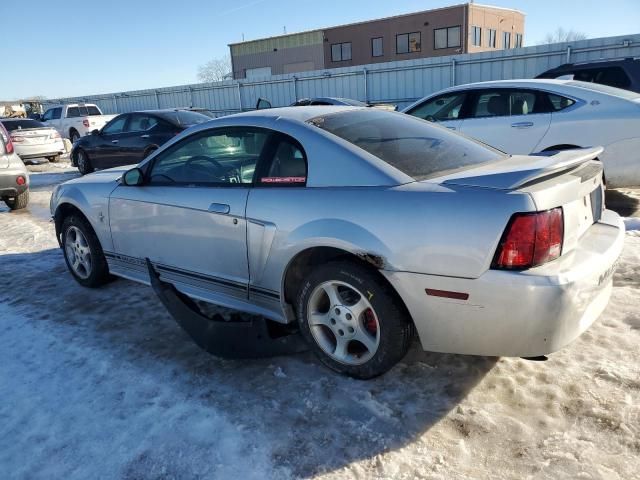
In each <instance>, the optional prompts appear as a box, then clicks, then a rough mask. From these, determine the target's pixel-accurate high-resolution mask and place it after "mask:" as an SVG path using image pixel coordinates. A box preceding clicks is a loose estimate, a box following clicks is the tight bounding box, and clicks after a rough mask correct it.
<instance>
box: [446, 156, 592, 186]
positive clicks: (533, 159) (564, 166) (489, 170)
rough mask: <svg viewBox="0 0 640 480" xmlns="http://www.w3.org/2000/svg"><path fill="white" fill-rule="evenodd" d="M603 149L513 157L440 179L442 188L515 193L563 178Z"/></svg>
mask: <svg viewBox="0 0 640 480" xmlns="http://www.w3.org/2000/svg"><path fill="white" fill-rule="evenodd" d="M603 151H604V148H602V147H592V148H582V149H575V150H562V151H558V152H545V153H542V154H535V155H528V156H524V155H514V156H512V157H509V158H506V159H504V160H500V161H497V162H491V163H488V164H486V165H480V166H478V167H476V168H470V169H468V170H465V171H464V172H461V173H457V174H455V173H454V174H450V175H447V176H446V177H444V178H440V179H439V180H440V183H442V184H443V185H460V186H472V187H482V188H495V189H499V190H515V189H517V188H521V187H523V186H526V185H527V184H529V183H531V182H533V181H539V180H542V179H544V178H545V177H551V176H555V175H559V174H562V173H563V172H566V171H568V170H571V169H574V168H576V167H577V166H579V165H580V164H582V163H586V162H589V161H591V160H595V159H597V158H598V155H600V154H601V153H602V152H603Z"/></svg>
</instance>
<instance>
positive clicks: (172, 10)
mask: <svg viewBox="0 0 640 480" xmlns="http://www.w3.org/2000/svg"><path fill="white" fill-rule="evenodd" d="M457 3H462V2H461V1H456V0H423V1H419V0H405V1H389V0H366V1H360V0H358V1H354V0H351V1H347V0H233V1H228V0H209V1H206V0H200V1H196V0H182V1H179V0H126V1H125V0H82V1H78V0H64V1H51V0H18V1H15V0H14V1H10V0H0V32H1V33H0V35H1V38H2V42H1V44H2V50H1V52H2V61H1V62H0V99H2V100H4V99H7V100H8V99H13V98H20V97H27V96H31V95H45V96H47V97H49V98H53V97H60V96H71V95H88V94H92V93H108V92H117V91H122V90H136V89H144V88H155V87H164V86H171V85H180V84H186V83H196V81H197V79H196V74H197V69H198V65H201V64H203V63H205V62H206V61H207V60H209V59H211V58H215V57H220V56H222V55H224V54H225V53H227V52H228V47H227V44H228V43H232V42H237V41H240V40H241V39H242V34H244V36H245V39H246V40H250V39H254V38H260V37H265V36H272V35H278V34H281V33H282V32H283V28H284V27H285V26H286V28H287V32H296V31H301V30H308V29H313V28H319V27H326V26H332V25H339V24H342V23H349V22H354V21H360V20H367V19H373V18H378V17H385V16H389V15H397V14H401V13H408V12H412V11H418V10H426V9H429V8H434V7H442V6H447V5H452V4H457ZM478 3H485V4H491V5H497V6H503V7H511V8H517V9H519V10H521V11H523V12H524V13H525V14H526V27H525V28H526V30H525V45H533V44H535V43H538V42H539V41H541V40H542V39H543V38H544V36H545V34H546V33H548V32H550V31H553V30H555V29H556V28H558V27H560V26H561V27H563V28H565V29H573V30H578V31H581V32H584V33H586V34H587V35H588V36H589V37H590V38H595V37H604V36H611V35H624V34H630V33H640V0H607V1H601V0H600V1H591V0H535V1H531V0H529V1H524V0H486V1H482V2H478ZM9 65H11V67H15V69H13V68H10V67H9Z"/></svg>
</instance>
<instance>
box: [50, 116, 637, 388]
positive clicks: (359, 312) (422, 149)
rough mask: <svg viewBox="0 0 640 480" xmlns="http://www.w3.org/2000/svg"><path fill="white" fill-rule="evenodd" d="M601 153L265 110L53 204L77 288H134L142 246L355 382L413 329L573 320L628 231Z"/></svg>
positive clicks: (603, 299)
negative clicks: (530, 147)
mask: <svg viewBox="0 0 640 480" xmlns="http://www.w3.org/2000/svg"><path fill="white" fill-rule="evenodd" d="M601 151H602V149H601V148H594V149H589V150H583V151H565V152H560V153H558V154H556V155H553V156H548V157H540V156H538V157H527V156H507V155H505V154H503V153H501V152H499V151H497V150H494V149H492V148H490V147H487V146H485V145H483V144H481V143H478V142H476V141H473V140H471V139H468V138H465V137H464V136H461V135H457V134H455V133H453V132H450V131H448V130H447V129H446V128H442V127H440V126H438V125H434V124H431V123H429V122H425V121H423V120H420V119H417V118H414V117H411V116H409V115H403V114H400V113H396V112H386V111H382V110H375V109H369V108H352V107H333V106H332V107H295V108H280V109H269V110H264V111H257V112H256V111H253V112H246V113H242V114H237V115H231V116H227V117H222V118H219V119H216V120H212V121H210V122H208V123H204V124H201V125H198V126H196V127H194V128H192V129H190V130H188V131H186V132H183V133H182V134H181V135H179V136H177V137H176V138H174V139H173V140H171V141H170V142H168V143H167V144H165V145H164V146H163V147H161V148H159V149H158V150H157V151H155V152H154V153H153V154H151V155H150V156H149V157H148V158H147V159H146V160H145V161H143V162H142V163H141V164H140V165H138V166H137V167H135V168H131V169H129V170H127V169H112V170H107V171H103V172H100V173H97V174H93V175H87V176H85V177H81V178H78V179H74V180H71V181H69V182H66V183H64V184H62V185H60V186H58V187H56V189H55V190H54V192H53V194H52V200H51V213H52V215H53V217H54V219H55V228H56V234H57V235H58V238H59V240H60V244H61V245H62V248H63V251H64V256H65V260H66V263H67V266H68V267H69V270H70V272H71V274H72V275H73V277H74V278H75V279H76V280H77V281H78V282H79V283H80V284H81V285H84V286H87V287H97V286H100V285H102V284H104V283H105V282H106V281H107V279H108V277H109V274H113V275H118V276H122V277H125V278H129V279H132V280H136V281H139V282H142V283H146V284H149V282H150V280H151V279H152V277H151V275H150V269H149V268H148V266H149V264H147V263H146V261H147V259H148V260H149V261H150V263H151V266H152V268H154V269H156V271H157V272H158V273H159V275H160V278H161V279H162V280H163V281H164V282H168V283H171V284H173V285H175V287H176V288H177V289H178V290H179V291H180V292H181V293H182V294H184V295H187V296H190V297H192V298H195V299H198V300H201V301H204V302H209V303H213V304H218V305H224V306H226V307H231V308H235V309H238V310H243V311H246V312H250V313H253V314H258V315H262V316H265V317H267V318H269V319H271V320H273V321H276V322H282V323H292V322H296V321H297V323H298V326H299V329H300V331H301V333H302V335H303V336H304V338H305V339H306V340H307V341H308V343H309V345H310V346H311V348H312V349H313V350H314V351H315V353H316V354H317V355H318V356H319V358H320V359H321V360H322V361H323V362H324V363H325V364H326V365H328V366H329V367H331V368H333V369H334V370H336V371H339V372H342V373H344V374H347V375H351V376H354V377H358V378H369V377H372V376H375V375H379V374H381V373H383V372H385V371H386V370H388V369H389V368H391V367H392V366H393V365H394V364H395V363H396V362H398V361H399V360H400V359H401V358H402V357H403V356H404V355H405V353H406V352H407V350H408V348H409V345H410V342H411V338H412V334H413V332H414V328H415V330H417V333H418V336H419V338H420V341H421V343H422V346H423V348H424V349H425V350H431V351H438V352H455V353H461V354H475V355H491V356H494V355H495V356H527V357H531V356H539V355H543V354H547V353H549V352H553V351H555V350H558V349H560V348H562V347H563V346H564V345H566V344H568V343H569V342H571V341H572V340H573V339H575V338H576V337H578V336H579V335H580V334H581V333H582V332H584V331H585V330H586V329H587V328H588V327H589V326H590V325H591V323H593V321H594V320H595V319H596V318H597V317H598V315H599V314H600V312H602V310H603V309H604V307H605V306H606V304H607V301H608V298H609V295H610V293H611V285H612V273H613V270H614V268H615V265H616V260H617V258H618V256H619V255H620V252H621V250H622V246H623V242H624V224H623V223H622V221H621V219H620V218H619V217H618V215H617V214H616V213H614V212H612V211H609V210H606V209H605V207H604V204H603V184H602V164H601V163H600V162H597V161H593V159H594V158H595V157H597V156H598V155H599V154H600V153H601ZM145 264H146V265H145ZM203 328H204V327H203Z"/></svg>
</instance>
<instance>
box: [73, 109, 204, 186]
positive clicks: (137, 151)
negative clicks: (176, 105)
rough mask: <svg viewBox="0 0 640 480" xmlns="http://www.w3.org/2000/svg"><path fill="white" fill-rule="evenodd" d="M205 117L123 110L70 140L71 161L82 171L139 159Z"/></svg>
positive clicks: (166, 111)
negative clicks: (121, 112)
mask: <svg viewBox="0 0 640 480" xmlns="http://www.w3.org/2000/svg"><path fill="white" fill-rule="evenodd" d="M209 120H211V118H210V117H208V116H206V115H203V114H201V113H198V112H190V111H187V110H176V109H171V110H148V111H140V112H132V113H123V114H121V115H118V116H117V117H115V118H114V119H112V120H111V121H110V122H109V123H107V124H106V125H105V126H104V127H103V128H102V129H101V130H94V131H93V132H92V134H91V135H89V136H87V137H82V138H81V139H80V140H78V141H77V142H76V143H74V144H73V149H72V150H71V163H72V165H74V166H76V167H78V170H80V173H82V174H83V175H84V174H87V173H91V172H93V170H94V169H96V168H111V167H117V166H120V165H131V164H135V163H139V162H141V161H142V160H143V159H144V158H145V157H146V156H147V155H149V154H150V153H151V152H153V151H154V150H156V149H157V148H158V147H159V146H160V145H162V144H163V143H165V142H166V141H167V140H169V139H170V138H173V137H175V136H176V135H177V134H179V133H180V132H182V131H183V130H185V129H186V128H189V127H190V126H192V125H197V124H199V123H203V122H206V121H209Z"/></svg>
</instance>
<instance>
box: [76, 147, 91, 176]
mask: <svg viewBox="0 0 640 480" xmlns="http://www.w3.org/2000/svg"><path fill="white" fill-rule="evenodd" d="M76 165H78V170H79V171H80V173H81V174H82V175H87V174H89V173H91V172H93V170H94V169H93V165H92V164H91V160H89V156H88V155H87V153H86V152H85V151H84V150H82V149H79V150H78V151H77V153H76Z"/></svg>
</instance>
